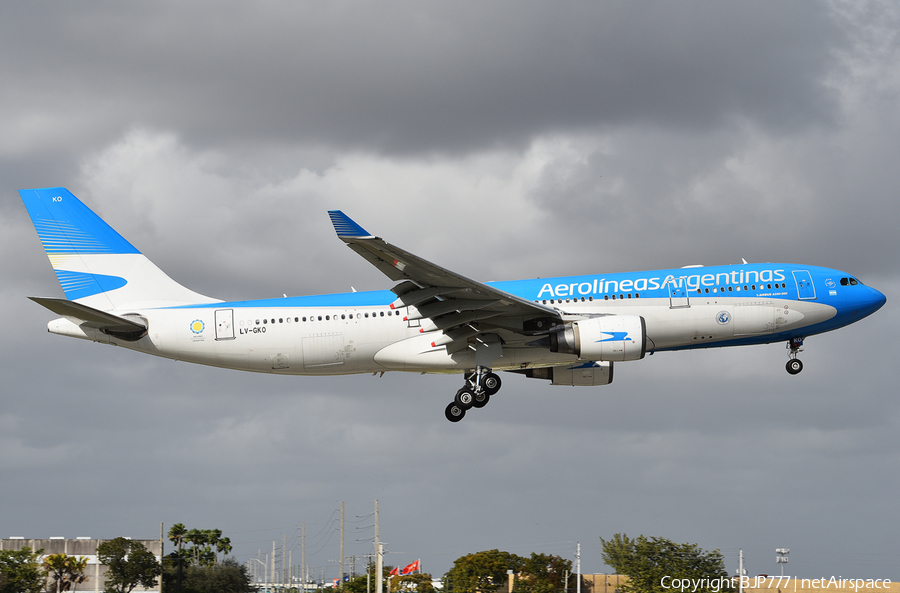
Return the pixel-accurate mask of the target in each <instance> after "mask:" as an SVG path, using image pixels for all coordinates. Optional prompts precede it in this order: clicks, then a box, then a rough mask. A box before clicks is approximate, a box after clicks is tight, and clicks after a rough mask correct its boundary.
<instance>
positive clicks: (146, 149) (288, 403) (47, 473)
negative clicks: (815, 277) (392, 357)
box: [0, 2, 900, 580]
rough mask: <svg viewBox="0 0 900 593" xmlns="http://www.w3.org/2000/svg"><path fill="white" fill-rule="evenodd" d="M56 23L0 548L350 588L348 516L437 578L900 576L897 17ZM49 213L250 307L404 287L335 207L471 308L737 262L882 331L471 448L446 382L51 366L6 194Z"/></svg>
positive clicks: (870, 9)
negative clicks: (860, 299) (219, 563)
mask: <svg viewBox="0 0 900 593" xmlns="http://www.w3.org/2000/svg"><path fill="white" fill-rule="evenodd" d="M52 8H53V9H52V10H48V9H47V6H46V5H36V4H31V3H6V4H3V5H2V6H0V47H2V49H3V51H0V66H2V73H3V74H2V76H3V83H4V84H3V90H2V92H0V126H2V130H3V134H0V178H2V179H3V185H4V186H5V187H6V188H7V190H6V198H5V199H4V200H0V251H2V254H3V258H2V260H0V266H2V275H3V277H4V278H5V279H6V280H5V281H4V282H3V283H2V284H0V303H2V305H3V310H4V311H5V316H4V330H5V332H6V333H5V335H6V337H7V339H5V340H3V341H0V359H2V360H3V363H2V374H3V378H4V389H3V393H2V396H0V402H2V407H0V475H2V479H3V483H4V485H7V484H14V485H15V487H16V489H17V491H20V492H25V493H27V495H24V496H20V497H5V498H4V499H3V502H2V503H0V516H2V518H3V521H4V524H3V528H4V529H7V530H8V533H5V534H0V536H9V535H24V536H29V537H30V536H34V537H41V536H50V535H66V536H69V537H74V536H76V535H91V536H95V537H109V536H115V535H120V534H123V533H124V534H126V535H132V536H135V537H152V536H154V535H155V533H156V531H157V530H158V526H159V522H160V521H164V522H165V523H166V525H170V524H171V523H173V522H176V521H180V522H184V523H186V524H188V525H189V526H191V527H200V528H207V527H221V528H223V529H225V530H226V531H227V532H229V533H227V534H228V535H230V536H231V537H232V540H233V541H234V542H235V551H236V554H237V556H238V559H239V560H240V561H244V560H247V559H248V558H251V557H254V558H255V557H256V555H257V551H258V550H260V549H261V550H262V553H267V552H269V551H270V550H271V547H272V541H273V540H277V541H278V542H279V545H280V542H281V541H282V540H281V538H282V533H285V532H287V538H288V541H289V547H291V546H292V545H293V549H294V558H295V559H296V558H297V556H298V554H299V549H298V548H297V545H298V544H297V543H296V539H293V542H294V544H291V543H290V542H291V541H292V537H296V536H297V531H298V530H299V525H300V522H306V523H307V524H308V528H310V531H313V532H319V531H322V530H324V533H326V534H328V535H324V536H322V538H321V539H320V540H317V543H316V544H315V545H316V548H317V549H316V550H315V553H312V552H310V558H309V560H310V562H311V563H312V564H313V566H315V567H316V570H317V576H320V573H319V572H318V571H319V570H321V569H327V570H328V572H327V577H329V578H331V577H334V576H336V569H335V567H334V563H329V560H331V559H333V558H335V557H336V555H337V553H338V552H337V542H336V539H334V538H335V535H334V524H332V523H329V522H328V518H329V517H330V516H333V511H334V509H335V508H336V507H338V506H339V502H340V501H341V500H346V501H347V503H348V504H347V509H348V514H349V515H366V514H367V513H369V512H370V511H371V509H372V500H373V499H375V498H378V499H379V500H380V505H381V511H382V532H381V533H382V539H383V540H386V541H388V542H389V544H390V545H389V551H391V552H393V553H395V554H394V555H391V556H389V560H390V561H391V562H392V563H393V564H405V563H407V562H409V561H412V560H413V559H415V558H416V557H419V556H421V557H422V558H423V562H425V563H426V567H427V570H429V571H433V572H434V573H436V574H440V573H442V572H443V571H445V570H447V569H448V568H449V567H450V565H451V563H452V561H453V560H454V559H455V558H457V557H459V556H461V555H463V554H466V553H470V552H474V551H477V550H480V549H491V548H495V547H499V548H503V549H508V550H511V551H515V552H516V553H520V554H525V555H527V554H528V553H530V552H532V551H550V552H553V553H558V554H561V555H564V556H566V557H568V558H571V557H572V556H573V554H574V546H573V544H572V542H574V541H581V542H582V544H583V559H584V568H585V570H587V571H602V570H604V569H605V567H604V566H603V565H602V561H601V560H600V555H599V545H598V544H599V540H598V537H600V536H603V537H609V536H610V535H612V534H613V533H615V532H616V531H624V532H627V533H628V534H629V535H636V534H638V533H644V534H647V535H660V536H664V537H669V538H671V539H673V540H675V541H691V542H697V543H699V544H700V545H701V546H703V547H705V548H716V547H721V548H722V549H723V552H725V554H726V558H727V560H728V568H729V570H733V569H734V568H736V559H737V549H738V548H739V547H740V548H743V549H744V553H745V556H746V557H747V558H748V563H749V569H750V570H751V571H752V572H754V573H760V572H763V573H767V572H771V571H772V570H774V568H773V566H772V561H771V556H772V548H774V547H777V546H788V547H791V548H792V562H794V561H795V560H794V559H795V558H796V562H797V565H796V566H797V569H798V572H799V573H800V574H804V575H812V576H815V577H821V576H823V575H831V574H843V575H844V576H847V575H851V574H852V575H854V576H865V577H870V578H893V579H894V580H897V578H898V576H900V575H897V574H896V566H897V557H896V554H893V555H892V553H890V552H889V553H888V554H886V556H885V557H877V558H876V556H875V553H876V552H879V551H884V550H892V549H893V548H892V547H891V546H892V545H893V541H894V540H895V539H896V538H895V533H894V529H893V526H892V525H891V523H890V521H886V520H885V518H886V517H890V516H892V513H894V512H895V511H894V507H895V506H896V502H895V498H896V496H895V495H894V493H895V492H896V489H897V486H898V477H897V474H896V467H897V464H898V463H900V444H898V441H897V439H896V438H895V435H896V433H897V429H898V426H900V414H898V411H897V409H898V408H897V405H896V395H895V392H896V387H895V386H896V385H897V383H898V381H900V376H898V373H900V368H898V366H897V365H896V364H895V360H894V359H895V358H896V348H894V347H893V346H892V344H894V342H895V341H896V339H895V336H896V335H897V333H898V332H900V317H898V314H897V313H896V312H895V308H894V307H893V305H892V304H891V303H894V302H895V301H896V299H897V298H900V271H898V264H897V262H896V258H895V254H896V253H897V250H898V243H897V234H896V232H895V231H896V229H895V228H894V227H895V226H896V221H897V220H898V216H900V213H898V210H897V204H898V201H897V199H896V191H897V187H900V177H898V175H900V173H898V171H900V168H898V167H896V165H895V161H896V154H898V153H900V146H898V140H897V139H898V138H900V117H898V114H900V109H898V104H900V75H898V72H900V70H898V67H897V64H900V46H898V42H897V37H896V35H895V33H894V32H895V31H896V30H897V29H898V17H897V14H896V10H895V8H894V7H893V6H892V5H891V4H890V3H882V4H879V3H874V4H864V5H857V4H855V3H846V4H843V3H816V4H784V3H776V2H754V3H750V2H741V3H737V2H734V3H726V2H709V3H698V2H695V3H688V2H679V3H663V2H656V3H643V4H637V3H631V2H605V3H599V2H592V3H587V2H584V3H575V2H572V3H566V4H560V3H553V4H536V3H512V2H508V3H491V4H483V3H474V2H472V3H459V2H455V3H445V4H438V3H425V2H413V3H401V2H388V3H380V4H368V3H349V2H329V3H320V4H296V5H293V4H292V5H285V4H280V3H255V4H244V3H189V4H185V3H175V2H172V3H168V4H161V3H137V4H136V3H129V4H122V3H118V4H108V3H106V4H99V3H96V4H95V3H90V2H81V3H59V4H54V5H52ZM39 185H44V186H46V185H67V186H69V187H70V189H72V190H73V191H74V192H75V193H76V195H78V196H79V197H81V198H82V199H83V200H84V201H85V202H86V203H88V204H89V205H90V207H92V208H93V209H95V210H96V211H97V212H98V213H99V214H100V215H101V216H103V217H104V218H105V219H107V220H108V221H109V222H110V223H111V224H112V225H113V227H114V228H116V229H117V230H119V231H120V232H121V233H122V234H123V235H124V236H125V237H127V238H128V239H129V240H131V241H132V242H133V243H134V244H135V245H136V246H137V247H139V248H140V249H141V250H142V251H143V252H144V253H146V254H147V255H148V256H149V257H150V258H151V259H152V260H153V261H154V262H155V263H157V264H158V265H159V266H160V267H161V268H162V269H164V270H165V271H166V272H167V273H169V274H170V275H171V276H172V277H173V278H175V279H176V280H178V281H180V282H183V283H184V284H186V285H189V286H190V287H191V288H194V289H196V290H198V291H199V292H203V293H207V294H210V295H213V296H218V297H222V298H229V299H232V298H234V299H237V298H255V297H269V296H280V295H281V294H282V293H288V294H302V293H322V292H330V291H344V290H348V289H349V287H350V286H355V287H356V288H359V289H383V288H387V287H388V286H389V285H390V283H389V282H387V280H386V279H385V278H384V277H383V276H382V275H381V274H380V273H379V272H377V271H376V270H375V269H374V268H372V267H371V266H370V265H368V264H367V263H366V262H365V261H363V260H362V259H361V258H359V257H358V256H357V255H356V254H355V253H353V252H352V251H350V250H349V249H347V248H346V247H345V246H344V245H343V244H342V243H341V241H340V240H338V239H337V238H336V237H335V236H334V233H333V230H332V229H331V227H330V224H329V222H328V219H327V215H326V214H325V211H326V210H328V209H331V208H343V209H345V210H346V211H347V212H348V213H349V214H351V215H352V216H353V217H354V218H356V219H357V220H358V222H360V223H361V224H362V225H363V226H364V227H365V228H367V229H368V230H370V231H372V232H375V233H377V234H379V235H381V236H383V237H384V238H385V239H386V240H388V241H390V242H392V243H395V244H397V245H399V246H401V247H403V248H406V249H408V250H410V251H412V252H414V253H417V254H418V255H421V256H422V257H425V258H427V259H430V260H432V261H435V262H436V263H438V264H440V265H443V266H445V267H447V268H449V269H452V270H454V271H456V272H459V273H462V274H465V275H468V276H471V277H474V278H478V279H484V280H493V279H512V278H518V277H532V276H536V275H541V276H550V275H555V274H571V273H583V272H587V271H590V272H608V271H613V270H628V269H646V268H653V267H668V266H679V265H684V264H694V263H728V262H737V261H740V258H741V257H746V258H747V259H749V260H751V261H785V260H787V261H801V262H806V263H812V264H823V265H829V266H834V267H838V268H841V269H846V270H849V271H850V272H852V273H854V274H856V273H858V274H861V275H863V279H864V280H865V281H866V282H868V283H870V284H872V285H874V286H875V287H877V288H879V289H881V290H883V291H884V292H885V293H886V294H887V295H888V305H887V306H886V307H885V308H884V309H883V310H882V311H879V312H878V313H877V314H876V315H875V316H874V317H873V318H871V319H867V320H864V321H863V322H861V323H859V324H856V325H853V326H851V327H848V328H845V329H842V330H841V331H838V332H833V333H830V334H826V335H822V336H816V337H814V338H810V339H808V340H807V345H806V351H805V352H804V354H803V358H804V361H805V362H806V364H807V368H806V370H805V371H804V372H803V373H802V374H801V375H800V376H797V377H789V376H788V375H787V374H786V373H784V371H783V365H784V362H785V349H784V347H783V346H784V345H783V344H773V345H769V346H760V347H754V348H737V349H722V350H711V351H706V352H684V353H660V354H658V355H654V356H650V357H647V358H646V359H645V360H643V361H641V362H634V363H627V364H622V365H619V366H617V368H616V381H615V383H614V384H613V385H610V386H608V387H606V388H600V389H576V388H561V387H551V386H549V385H546V384H545V383H544V382H538V381H534V380H528V379H525V378H524V377H520V376H518V375H514V376H509V377H504V390H503V391H502V392H501V393H500V394H498V396H497V398H496V400H495V401H494V402H493V403H492V404H491V405H490V406H488V407H486V408H485V409H484V410H481V411H480V412H479V413H478V414H472V415H471V416H469V417H467V418H466V419H465V421H464V422H462V423H460V424H457V425H451V424H450V423H447V422H445V421H444V420H443V418H442V417H441V411H442V410H443V407H444V405H446V403H447V401H448V400H449V397H450V396H452V394H453V393H454V392H455V390H456V389H457V388H458V387H459V377H457V376H419V375H409V374H400V373H395V374H391V373H388V374H387V375H385V376H384V377H381V378H379V377H372V376H355V377H330V378H317V377H302V378H290V377H271V376H264V375H256V374H241V373H237V372H231V371H226V370H222V369H213V368H206V367H200V366H191V365H186V364H182V363H174V362H171V361H166V360H160V359H154V358H150V357H142V356H140V355H137V354H136V353H133V352H129V351H124V350H122V349H116V348H110V347H102V346H99V345H96V344H90V343H86V342H80V341H76V340H65V339H62V338H60V337H59V336H53V335H50V334H48V333H47V332H46V323H47V321H48V320H49V319H51V318H52V317H53V315H52V314H50V313H49V312H47V311H45V310H43V309H42V308H40V307H39V306H37V305H36V304H34V303H32V302H31V301H28V300H27V299H25V297H26V296H27V295H42V296H60V295H61V291H60V289H59V286H58V282H57V280H56V278H55V275H54V274H53V272H52V269H51V267H50V265H49V264H48V262H47V258H46V257H45V255H44V254H43V252H42V250H41V247H40V242H39V241H38V239H37V236H36V234H35V233H34V231H33V229H32V228H31V225H30V222H29V220H28V217H27V214H26V212H25V210H24V208H23V207H22V204H21V201H20V200H19V198H18V196H17V195H16V194H15V192H14V190H15V189H16V188H18V187H28V186H39ZM59 476H64V478H62V479H61V478H60V477H59ZM366 521H368V519H366ZM360 524H362V520H360ZM308 533H309V532H308ZM370 535H371V533H370V532H366V534H365V536H363V537H360V540H361V541H359V542H356V541H354V542H352V543H350V544H349V548H350V553H353V554H364V553H368V552H370V551H371V542H370V541H369V539H367V538H369V537H370ZM860 550H861V551H862V552H859V551H860ZM403 554H409V555H410V557H409V558H408V559H407V558H406V556H403ZM860 558H863V559H864V560H862V561H861V560H859V559H860ZM878 558H881V559H880V560H879V559H878ZM866 559H868V560H866ZM873 559H874V560H873ZM791 566H793V564H792V565H791Z"/></svg>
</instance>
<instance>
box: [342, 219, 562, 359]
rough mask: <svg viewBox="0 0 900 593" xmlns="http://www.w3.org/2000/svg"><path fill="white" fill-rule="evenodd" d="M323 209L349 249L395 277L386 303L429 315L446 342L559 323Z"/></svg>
mask: <svg viewBox="0 0 900 593" xmlns="http://www.w3.org/2000/svg"><path fill="white" fill-rule="evenodd" d="M328 214H329V216H331V221H332V224H334V229H335V231H336V232H337V235H338V237H340V238H341V240H343V241H344V242H345V243H346V244H347V245H348V246H349V247H350V249H352V250H353V251H355V252H357V253H358V254H360V255H361V256H363V257H364V258H365V259H366V260H367V261H369V262H370V263H371V264H372V265H374V266H375V267H376V268H378V269H379V270H381V271H382V272H383V273H384V274H385V275H386V276H387V277H388V278H390V279H391V280H394V281H397V282H400V284H398V285H397V286H395V287H394V288H393V289H392V290H393V292H394V293H395V294H396V295H397V297H398V298H397V300H396V301H394V303H393V304H392V305H391V306H392V307H403V306H414V307H416V312H411V314H410V315H411V317H410V319H411V320H415V319H429V320H430V321H431V322H432V324H433V327H431V326H429V327H430V328H431V329H440V330H443V332H444V334H445V335H447V336H449V337H450V341H455V340H457V339H462V336H466V337H469V336H471V335H474V334H476V333H481V331H483V330H485V329H490V328H492V327H493V328H498V327H499V328H504V329H508V330H511V331H514V332H516V333H521V334H523V335H536V334H542V333H546V331H547V329H549V327H550V326H551V324H552V323H554V322H555V323H562V318H561V317H560V314H559V312H558V311H557V310H556V309H553V308H551V307H547V306H545V305H541V304H539V303H535V302H532V301H529V300H527V299H523V298H521V297H518V296H516V295H513V294H510V293H508V292H505V291H502V290H498V289H496V288H494V287H492V286H488V285H487V284H484V283H483V282H478V281H477V280H472V279H470V278H466V277H465V276H462V275H460V274H457V273H455V272H451V271H450V270H447V269H445V268H442V267H440V266H438V265H436V264H433V263H431V262H429V261H427V260H424V259H422V258H421V257H418V256H417V255H413V254H412V253H409V252H408V251H405V250H403V249H400V248H399V247H396V246H394V245H391V244H390V243H387V242H386V241H384V240H383V239H381V238H379V237H375V236H373V235H371V234H370V233H368V232H367V231H366V230H365V229H363V228H362V227H361V226H359V225H358V224H356V223H355V222H354V221H353V220H351V219H350V218H349V217H348V216H347V215H346V214H344V213H343V212H341V211H340V210H332V211H329V213H328ZM473 325H477V326H478V327H480V328H482V329H481V330H478V327H473ZM454 336H459V337H456V338H454ZM446 341H447V340H446V339H445V340H443V343H446Z"/></svg>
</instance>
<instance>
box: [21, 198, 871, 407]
mask: <svg viewBox="0 0 900 593" xmlns="http://www.w3.org/2000/svg"><path fill="white" fill-rule="evenodd" d="M20 194H21V196H22V199H23V201H24V203H25V205H26V207H27V208H28V211H29V214H30V215H31V217H32V221H33V222H34V225H35V229H36V230H37V232H38V236H39V237H40V239H41V242H42V243H43V245H44V248H45V250H46V251H47V255H48V257H49V258H50V262H51V264H52V265H53V268H54V270H55V271H56V273H57V277H58V279H59V281H60V284H61V286H62V287H63V290H64V292H65V293H66V297H67V298H66V299H58V298H33V300H35V301H36V302H38V303H39V304H41V305H43V306H45V307H46V308H48V309H50V310H51V311H53V312H55V313H57V314H58V315H60V316H61V317H60V318H59V319H56V320H54V321H51V322H50V323H49V325H48V329H49V331H51V332H53V333H56V334H60V335H65V336H71V337H76V338H81V339H86V340H92V341H95V342H101V343H107V344H114V345H118V346H122V347H125V348H129V349H132V350H136V351H139V352H144V353H147V354H153V355H155V356H161V357H165V358H171V359H174V360H181V361H187V362H194V363H199V364H205V365H211V366H217V367H224V368H231V369H239V370H246V371H254V372H264V373H279V374H290V375H342V374H352V373H373V372H374V373H379V372H384V371H410V372H427V373H464V375H465V384H464V386H463V388H461V389H460V390H459V391H458V392H457V394H456V396H455V397H454V398H453V401H452V402H451V403H450V404H449V405H448V406H447V409H446V411H445V413H446V416H447V418H448V419H449V420H451V421H458V420H460V419H461V418H462V417H463V416H464V415H465V413H466V410H468V409H470V408H472V407H482V406H483V405H485V404H487V402H488V401H489V399H490V397H491V396H492V395H493V394H495V393H496V392H497V391H498V390H499V388H500V383H501V381H500V377H499V376H498V375H497V374H496V373H495V372H494V371H513V372H518V373H522V374H524V375H526V376H528V377H534V378H543V379H548V380H550V381H551V383H552V384H555V385H584V386H590V385H605V384H608V383H610V382H612V378H613V364H614V363H615V362H625V361H631V360H639V359H641V358H643V357H644V356H645V355H646V354H647V353H651V354H652V353H654V352H658V351H663V350H679V349H689V348H708V347H721V346H738V345H749V344H763V343H770V342H783V341H786V342H788V346H789V349H790V350H789V360H788V363H787V369H788V372H790V373H792V374H796V373H798V372H800V370H802V363H801V362H800V361H799V359H797V353H798V352H800V350H801V346H802V345H803V340H804V338H806V337H808V336H810V335H814V334H817V333H822V332H825V331H830V330H833V329H837V328H839V327H842V326H844V325H847V324H849V323H853V322H855V321H858V320H859V319H862V318H863V317H865V316H867V315H870V314H871V313H874V312H875V311H876V310H878V309H879V308H880V307H881V306H882V305H883V304H884V303H885V301H886V299H885V297H884V295H883V294H881V293H880V292H878V291H877V290H875V289H872V288H869V287H867V286H865V285H863V284H862V283H861V282H859V281H858V280H857V279H856V278H854V277H853V276H851V275H850V274H847V273H844V272H840V271H838V270H832V269H828V268H820V267H815V266H802V265H796V264H783V263H776V264H771V263H770V264H747V263H746V262H745V263H743V264H739V265H731V266H715V267H697V266H693V267H688V268H679V269H672V270H658V271H649V272H631V273H619V274H591V275H584V276H572V277H563V278H550V279H533V280H518V281H509V282H494V283H486V284H485V283H481V282H477V281H474V280H471V279H468V278H466V277H464V276H460V275H458V274H455V273H453V272H450V271H448V270H445V269H443V268H441V267H439V266H436V265H434V264H432V263H430V262H428V261H426V260H423V259H421V258H419V257H417V256H415V255H413V254H411V253H408V252H406V251H403V250H402V249H400V248H398V247H395V246H393V245H391V244H389V243H386V242H384V241H383V240H382V239H380V238H378V237H375V236H373V235H370V234H369V233H368V232H366V231H365V230H364V229H362V227H360V226H359V225H357V224H356V223H355V222H353V221H352V220H351V219H349V218H348V217H347V216H346V215H344V214H343V213H341V212H340V211H333V212H331V213H329V214H330V215H331V218H332V222H333V224H334V226H335V230H336V231H337V234H338V236H339V237H340V238H341V239H342V240H343V241H344V242H345V243H347V245H348V246H349V247H350V248H351V249H353V250H354V251H356V252H357V253H359V254H360V255H362V256H363V257H364V258H366V259H367V260H368V261H369V262H370V263H372V264H373V265H375V266H376V267H377V268H378V269H380V270H381V271H382V272H384V273H385V275H387V276H388V277H389V278H390V279H391V280H392V281H394V282H395V283H396V284H395V285H394V287H393V288H392V289H391V290H384V291H376V292H352V293H346V294H334V295H320V296H308V297H285V298H280V299H267V300H255V301H241V302H222V301H218V300H216V299H212V298H209V297H205V296H203V295H200V294H198V293H195V292H193V291H191V290H189V289H187V288H185V287H183V286H181V285H180V284H178V283H176V282H175V281H174V280H172V279H171V278H169V277H168V276H167V275H166V274H165V273H163V272H162V271H161V270H160V269H159V268H157V267H156V266H155V265H154V264H153V263H152V262H150V260H148V259H147V258H146V257H145V256H143V255H142V254H141V253H140V252H139V251H138V250H137V249H135V248H134V247H133V246H132V245H131V244H130V243H128V242H127V241H126V240H125V239H123V238H122V237H121V236H120V235H118V233H116V232H115V231H114V230H113V229H112V228H111V227H109V226H108V225H107V224H106V223H105V222H103V221H102V220H101V219H100V218H99V217H97V216H96V214H94V213H93V212H92V211H91V210H90V209H88V208H87V207H86V206H85V205H84V204H82V203H81V202H80V201H79V200H78V199H77V198H76V197H75V196H74V195H72V194H71V193H70V192H68V191H67V190H65V189H64V188H48V189H33V190H20Z"/></svg>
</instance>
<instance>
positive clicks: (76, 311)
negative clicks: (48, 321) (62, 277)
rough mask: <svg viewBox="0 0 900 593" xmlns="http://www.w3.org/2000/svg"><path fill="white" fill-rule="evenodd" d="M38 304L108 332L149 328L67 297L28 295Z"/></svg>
mask: <svg viewBox="0 0 900 593" xmlns="http://www.w3.org/2000/svg"><path fill="white" fill-rule="evenodd" d="M28 298H29V299H31V300H32V301H34V302H35V303H37V304H38V305H41V306H43V307H46V308H47V309H50V310H51V311H53V312H54V313H56V314H57V315H62V316H63V317H65V318H66V319H69V320H70V321H72V322H73V323H77V324H78V325H82V326H85V327H91V328H95V329H102V330H106V331H108V332H118V333H122V332H142V331H144V330H146V329H147V326H146V324H143V323H139V322H137V321H133V320H131V319H125V318H124V317H119V316H118V315H113V314H111V313H106V312H104V311H99V310H97V309H94V308H92V307H88V306H87V305H82V304H80V303H76V302H74V301H67V300H65V299H50V298H43V297H28Z"/></svg>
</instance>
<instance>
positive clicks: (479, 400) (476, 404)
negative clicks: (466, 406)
mask: <svg viewBox="0 0 900 593" xmlns="http://www.w3.org/2000/svg"><path fill="white" fill-rule="evenodd" d="M489 401H491V396H490V395H488V392H487V391H486V390H482V391H481V393H476V394H475V401H473V402H472V407H473V408H483V407H485V406H486V405H488V402H489Z"/></svg>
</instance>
